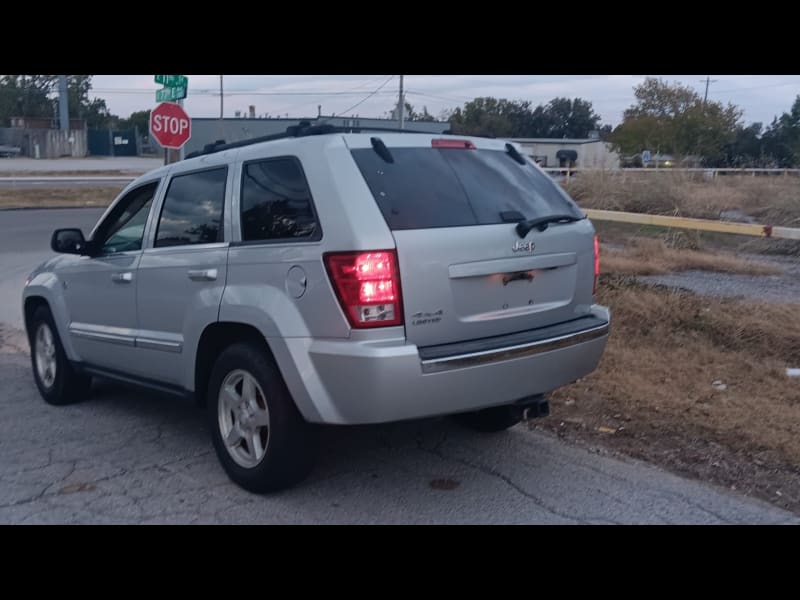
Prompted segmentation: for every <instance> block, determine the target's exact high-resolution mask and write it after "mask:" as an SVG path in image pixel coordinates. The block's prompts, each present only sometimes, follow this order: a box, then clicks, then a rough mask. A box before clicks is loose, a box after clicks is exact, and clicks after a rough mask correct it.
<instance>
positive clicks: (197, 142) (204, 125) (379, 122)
mask: <svg viewBox="0 0 800 600" xmlns="http://www.w3.org/2000/svg"><path fill="white" fill-rule="evenodd" d="M301 121H307V122H309V123H311V124H312V125H322V124H328V125H335V126H337V127H386V128H390V129H394V128H398V127H399V126H400V124H399V123H398V122H397V121H394V120H391V119H369V118H364V117H315V118H313V119H309V118H300V119H281V118H272V117H265V118H258V117H249V118H247V117H245V118H242V117H235V118H225V119H216V118H193V119H192V137H191V138H190V139H189V141H188V142H186V146H184V149H185V150H184V151H185V153H186V154H190V153H192V152H195V151H197V150H202V149H203V147H204V146H205V145H206V144H211V143H214V142H215V141H217V140H225V141H226V142H228V143H230V142H238V141H241V140H247V139H251V138H256V137H261V136H264V135H272V134H276V133H283V132H285V131H286V128H287V127H291V126H292V125H298V124H299V123H300V122H301ZM403 128H404V129H406V130H407V131H419V132H422V133H443V132H444V131H446V130H447V129H449V128H450V123H447V122H443V121H406V122H404V123H403ZM151 144H152V145H154V146H155V147H156V148H155V149H156V150H161V148H159V147H158V144H157V143H156V142H155V140H151Z"/></svg>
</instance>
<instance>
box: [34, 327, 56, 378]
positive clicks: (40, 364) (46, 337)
mask: <svg viewBox="0 0 800 600" xmlns="http://www.w3.org/2000/svg"><path fill="white" fill-rule="evenodd" d="M35 356H36V372H37V373H38V374H39V381H41V382H42V385H44V387H46V388H51V387H53V384H54V383H55V381H56V368H57V366H58V362H57V360H56V343H55V340H54V339H53V332H52V331H51V329H50V326H49V325H48V324H47V323H41V324H40V325H39V328H38V329H37V330H36V352H35Z"/></svg>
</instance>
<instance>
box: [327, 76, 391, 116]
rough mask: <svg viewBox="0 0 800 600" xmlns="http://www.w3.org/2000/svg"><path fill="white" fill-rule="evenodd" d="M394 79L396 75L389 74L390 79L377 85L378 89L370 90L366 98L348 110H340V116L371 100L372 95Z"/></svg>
mask: <svg viewBox="0 0 800 600" xmlns="http://www.w3.org/2000/svg"><path fill="white" fill-rule="evenodd" d="M392 79H394V75H389V79H387V80H386V81H384V82H383V83H382V84H380V85H379V86H378V87H377V89H375V90H374V91H373V92H370V93H369V94H367V97H366V98H364V99H362V100H359V101H358V102H356V103H355V104H353V106H351V107H350V108H348V109H347V110H345V111H341V112H339V114H338V116H340V117H341V116H344V115H346V114H347V113H349V112H350V111H351V110H353V109H354V108H356V107H358V106H361V105H362V104H364V102H366V101H367V100H369V99H370V98H372V97H373V96H374V95H375V94H377V93H378V92H380V91H381V90H382V89H383V88H384V87H385V86H386V84H388V83H389V82H390V81H391V80H392ZM392 93H394V92H392Z"/></svg>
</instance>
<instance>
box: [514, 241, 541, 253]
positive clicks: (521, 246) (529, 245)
mask: <svg viewBox="0 0 800 600" xmlns="http://www.w3.org/2000/svg"><path fill="white" fill-rule="evenodd" d="M534 248H536V244H535V243H533V242H521V241H519V240H517V241H516V242H514V245H513V246H511V250H512V252H528V253H530V252H533V249H534Z"/></svg>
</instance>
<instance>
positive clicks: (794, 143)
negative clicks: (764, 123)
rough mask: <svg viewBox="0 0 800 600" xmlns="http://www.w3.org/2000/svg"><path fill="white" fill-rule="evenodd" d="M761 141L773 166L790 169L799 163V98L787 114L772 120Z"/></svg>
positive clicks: (798, 97)
mask: <svg viewBox="0 0 800 600" xmlns="http://www.w3.org/2000/svg"><path fill="white" fill-rule="evenodd" d="M762 139H763V142H764V150H765V152H766V154H768V155H769V156H770V157H771V158H772V159H773V161H774V164H775V166H778V167H782V168H791V167H793V166H795V165H797V164H798V162H800V96H797V97H796V98H795V101H794V104H792V108H791V109H790V110H789V112H788V113H783V114H782V115H781V116H780V117H776V118H775V119H773V121H772V124H771V125H770V126H769V129H767V131H766V132H764V135H763V137H762Z"/></svg>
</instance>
